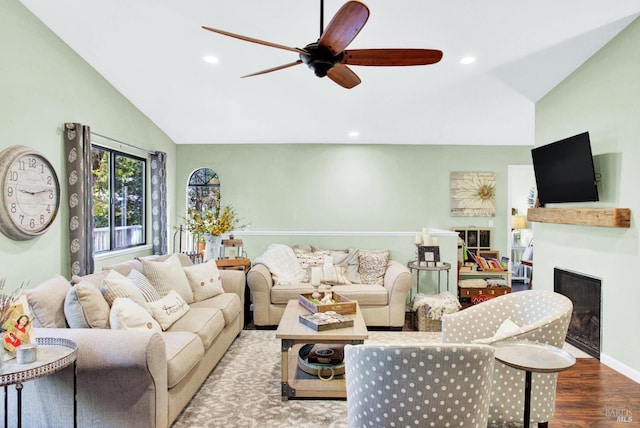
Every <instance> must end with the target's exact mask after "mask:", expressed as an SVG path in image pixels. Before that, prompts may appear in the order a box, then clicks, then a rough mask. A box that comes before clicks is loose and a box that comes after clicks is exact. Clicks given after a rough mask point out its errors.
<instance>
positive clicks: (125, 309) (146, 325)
mask: <svg viewBox="0 0 640 428" xmlns="http://www.w3.org/2000/svg"><path fill="white" fill-rule="evenodd" d="M109 321H110V323H111V329H112V330H154V331H157V332H158V333H160V332H162V328H161V327H160V324H158V321H156V320H154V319H153V317H152V316H151V315H150V314H149V313H148V312H147V311H145V310H144V308H142V306H140V305H138V304H137V303H136V302H134V301H133V300H131V299H128V298H126V297H117V298H116V300H114V301H113V305H111V312H110V314H109Z"/></svg>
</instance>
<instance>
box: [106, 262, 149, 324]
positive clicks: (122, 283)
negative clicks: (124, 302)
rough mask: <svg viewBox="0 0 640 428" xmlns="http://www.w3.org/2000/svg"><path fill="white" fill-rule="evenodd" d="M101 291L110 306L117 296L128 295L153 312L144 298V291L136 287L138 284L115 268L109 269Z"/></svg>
mask: <svg viewBox="0 0 640 428" xmlns="http://www.w3.org/2000/svg"><path fill="white" fill-rule="evenodd" d="M100 291H101V292H102V295H103V296H104V298H105V300H106V301H107V303H109V306H111V305H113V301H114V300H116V297H127V298H129V299H131V300H133V301H134V302H136V303H137V304H139V305H140V306H142V307H143V308H144V309H145V310H146V311H147V312H149V313H150V314H151V309H150V308H149V305H148V304H147V301H146V300H145V299H144V296H143V295H142V292H141V291H140V290H139V289H138V287H136V284H135V283H134V282H133V281H132V280H131V279H129V278H127V277H126V276H124V275H122V274H120V273H118V272H117V271H115V270H111V271H109V274H108V275H107V277H106V278H105V279H103V280H102V285H100Z"/></svg>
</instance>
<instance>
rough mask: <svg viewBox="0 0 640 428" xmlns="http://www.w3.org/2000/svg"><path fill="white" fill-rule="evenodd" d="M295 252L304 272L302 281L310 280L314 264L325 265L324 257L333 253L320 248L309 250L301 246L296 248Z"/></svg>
mask: <svg viewBox="0 0 640 428" xmlns="http://www.w3.org/2000/svg"><path fill="white" fill-rule="evenodd" d="M293 253H294V254H295V255H296V259H298V264H299V265H300V269H302V271H303V272H304V277H303V279H302V281H301V282H310V281H311V268H312V267H314V266H320V267H322V266H323V265H324V258H325V257H326V256H330V255H331V252H330V251H324V250H320V251H313V252H308V251H304V250H301V249H300V248H294V249H293Z"/></svg>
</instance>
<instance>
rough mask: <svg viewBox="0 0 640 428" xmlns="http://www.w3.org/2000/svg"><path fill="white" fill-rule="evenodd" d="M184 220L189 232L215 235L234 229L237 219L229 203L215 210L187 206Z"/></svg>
mask: <svg viewBox="0 0 640 428" xmlns="http://www.w3.org/2000/svg"><path fill="white" fill-rule="evenodd" d="M184 220H185V222H186V224H187V230H189V232H191V233H194V234H198V235H203V234H205V233H210V234H211V235H215V236H221V235H222V234H223V233H226V232H228V231H230V230H233V229H236V228H237V227H238V221H239V219H238V216H237V214H236V212H235V210H234V209H233V206H231V205H226V206H224V207H222V208H221V209H219V210H216V211H214V210H206V211H198V210H197V209H195V208H189V210H188V211H187V216H186V217H184Z"/></svg>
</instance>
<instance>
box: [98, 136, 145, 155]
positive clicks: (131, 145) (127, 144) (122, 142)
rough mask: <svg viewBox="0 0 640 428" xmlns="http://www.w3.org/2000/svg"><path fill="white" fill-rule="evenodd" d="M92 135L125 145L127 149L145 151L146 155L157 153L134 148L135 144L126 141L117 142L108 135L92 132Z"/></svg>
mask: <svg viewBox="0 0 640 428" xmlns="http://www.w3.org/2000/svg"><path fill="white" fill-rule="evenodd" d="M91 135H95V136H97V137H101V138H104V139H106V140H109V141H113V142H114V143H118V144H123V145H125V146H127V147H131V148H132V149H136V150H140V151H143V152H145V153H149V154H150V155H152V154H154V153H155V151H153V150H147V149H143V148H142V147H138V146H134V145H133V144H129V143H125V142H124V141H120V140H116V139H115V138H111V137H107V136H106V135H102V134H98V133H97V132H93V131H91Z"/></svg>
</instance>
